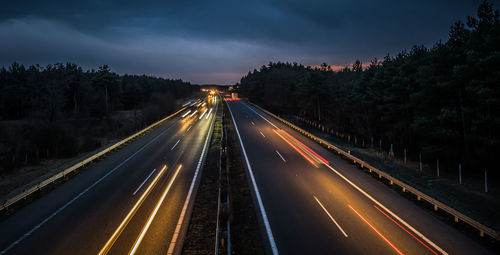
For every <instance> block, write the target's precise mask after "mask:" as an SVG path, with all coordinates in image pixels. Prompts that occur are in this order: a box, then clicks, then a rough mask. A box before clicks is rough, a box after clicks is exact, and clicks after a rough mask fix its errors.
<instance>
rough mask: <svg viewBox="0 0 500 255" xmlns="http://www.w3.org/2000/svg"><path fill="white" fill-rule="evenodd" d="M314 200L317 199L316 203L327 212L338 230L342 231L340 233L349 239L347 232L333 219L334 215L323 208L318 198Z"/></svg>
mask: <svg viewBox="0 0 500 255" xmlns="http://www.w3.org/2000/svg"><path fill="white" fill-rule="evenodd" d="M314 199H316V202H318V204H319V206H321V208H323V211H325V213H326V214H327V215H328V217H330V219H331V220H332V221H333V223H335V225H336V226H337V228H339V229H340V232H342V234H344V236H345V237H347V234H346V233H345V231H344V230H343V229H342V227H340V225H339V224H338V223H337V221H336V220H335V219H334V218H333V217H332V215H331V214H330V213H329V212H328V211H327V210H326V208H325V207H324V206H323V204H322V203H321V202H320V201H319V200H318V198H317V197H316V196H314Z"/></svg>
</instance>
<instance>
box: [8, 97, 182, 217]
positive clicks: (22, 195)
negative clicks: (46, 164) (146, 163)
mask: <svg viewBox="0 0 500 255" xmlns="http://www.w3.org/2000/svg"><path fill="white" fill-rule="evenodd" d="M185 109H186V107H183V108H181V109H180V110H178V111H177V112H175V113H173V114H171V115H169V116H167V117H165V118H163V119H161V120H159V121H157V122H155V123H153V124H151V125H149V126H148V127H146V128H144V129H142V130H141V131H139V132H137V133H135V134H133V135H131V136H129V137H127V138H125V139H123V140H121V141H119V142H117V143H115V144H113V145H111V146H109V147H107V148H105V149H104V150H102V151H100V152H98V153H96V154H94V155H92V156H90V157H88V158H86V159H84V160H82V161H80V162H78V163H76V164H74V165H73V166H71V167H69V168H66V169H64V170H62V171H61V172H59V173H57V174H55V175H53V176H52V177H49V178H47V179H45V180H43V181H42V182H40V183H39V184H37V185H34V186H32V187H31V188H29V189H27V190H25V191H24V192H22V193H20V194H18V195H16V196H14V197H12V198H10V199H8V200H6V201H4V202H3V203H2V205H0V211H3V210H5V209H7V208H9V206H12V205H14V204H16V203H18V202H19V201H21V200H23V199H25V198H27V197H28V196H30V195H31V194H33V193H35V192H37V191H39V190H41V189H43V188H44V187H45V186H47V185H49V184H51V183H54V182H55V181H57V180H59V179H61V178H64V177H65V176H66V175H68V174H70V173H72V172H73V171H75V170H77V169H79V168H80V167H83V166H85V165H86V164H89V163H91V162H92V161H94V160H96V159H98V158H100V157H102V156H104V155H105V154H106V153H108V152H110V151H112V150H114V149H116V148H118V147H120V146H121V145H123V144H125V143H127V142H129V141H130V140H132V139H134V138H136V137H138V136H139V135H141V134H143V133H145V132H148V131H150V130H151V129H152V128H154V127H156V126H158V125H160V124H161V123H163V122H164V121H166V120H168V119H170V118H172V117H173V116H175V115H177V114H178V113H179V112H182V111H183V110H185Z"/></svg>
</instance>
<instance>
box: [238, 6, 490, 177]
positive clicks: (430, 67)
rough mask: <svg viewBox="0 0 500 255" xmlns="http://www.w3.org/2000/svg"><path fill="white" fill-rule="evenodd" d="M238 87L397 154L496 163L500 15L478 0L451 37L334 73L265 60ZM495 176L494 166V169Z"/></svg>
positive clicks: (452, 164) (449, 165)
mask: <svg viewBox="0 0 500 255" xmlns="http://www.w3.org/2000/svg"><path fill="white" fill-rule="evenodd" d="M240 94H242V96H243V97H247V98H248V99H249V100H250V101H252V102H255V103H257V104H259V105H262V106H264V107H266V108H269V109H270V110H272V111H275V112H277V113H281V114H292V115H298V116H300V117H302V118H305V119H307V120H310V121H312V122H314V123H316V124H317V125H322V126H325V127H326V128H328V129H329V130H334V131H336V132H339V133H342V134H348V135H350V136H351V137H355V136H356V137H357V139H358V141H361V140H362V139H363V140H365V141H366V144H367V145H369V144H370V143H371V141H372V140H374V141H375V142H374V143H375V146H376V147H378V145H379V144H378V143H379V141H383V143H382V147H383V148H385V151H387V150H388V148H389V146H390V144H394V153H395V154H396V155H399V156H400V157H401V155H402V153H403V148H406V149H407V151H408V154H409V156H411V157H413V158H414V159H416V158H418V155H419V154H420V153H421V155H422V159H423V161H424V162H427V163H429V164H433V165H434V164H436V163H435V162H436V160H437V159H439V161H440V162H441V164H442V165H444V167H443V170H446V169H448V171H456V169H457V165H458V164H462V166H463V169H464V172H466V173H469V174H478V175H479V174H482V173H483V171H484V170H488V171H490V172H492V173H493V174H495V173H496V172H498V171H497V168H498V167H497V165H496V163H497V158H498V156H497V154H498V153H499V152H500V20H499V12H498V10H495V9H494V7H493V6H492V4H490V3H488V2H487V1H484V2H483V3H482V4H481V5H480V6H479V8H478V10H477V15H476V16H474V17H468V18H467V20H465V21H457V22H456V23H454V24H453V25H452V26H451V27H450V29H449V38H448V40H447V41H445V42H437V43H436V44H435V45H434V46H432V47H430V48H427V47H424V46H422V45H416V46H413V47H412V48H411V49H410V50H404V51H401V52H400V53H398V54H397V55H395V56H390V55H387V56H385V57H384V59H383V60H378V59H374V60H372V61H371V62H370V63H369V64H367V65H363V64H362V63H361V62H360V61H356V62H355V63H354V64H353V65H351V66H348V67H345V68H344V69H342V70H340V71H333V70H331V69H330V67H329V66H328V65H327V64H323V65H321V67H319V68H311V67H305V66H303V65H300V64H297V63H281V62H278V63H269V64H268V65H267V66H262V67H261V68H260V70H253V71H252V72H249V73H248V75H246V76H245V77H243V78H242V79H241V83H240ZM496 176H498V173H496Z"/></svg>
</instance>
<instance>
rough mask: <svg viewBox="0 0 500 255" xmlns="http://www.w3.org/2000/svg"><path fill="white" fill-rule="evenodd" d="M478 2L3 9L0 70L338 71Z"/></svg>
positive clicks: (441, 28)
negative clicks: (289, 65)
mask: <svg viewBox="0 0 500 255" xmlns="http://www.w3.org/2000/svg"><path fill="white" fill-rule="evenodd" d="M499 2H500V0H497V1H494V7H495V8H498V7H500V6H499ZM479 3H480V1H479V0H473V1H454V0H420V1H400V0H385V1H372V0H359V1H314V0H313V1H293V0H292V1H284V0H282V1H273V0H258V1H206V0H205V1H198V0H184V1H158V0H145V1H118V0H116V1H98V0H87V1H79V2H77V1H67V0H65V1H62V0H61V1H34V0H33V1H24V0H18V1H4V2H3V3H2V8H0V38H1V39H0V66H8V65H10V64H11V63H12V62H14V61H17V62H19V63H22V64H25V65H31V64H41V65H46V64H53V63H57V62H73V63H76V64H78V65H81V66H83V67H84V68H85V69H88V68H97V67H98V66H100V65H103V64H108V65H109V66H110V67H111V70H112V71H114V72H117V73H120V74H124V73H128V74H147V75H153V76H161V77H166V78H181V79H183V80H186V81H190V82H192V83H199V84H204V83H217V84H231V83H236V82H238V81H239V79H240V78H241V76H242V75H244V74H246V73H247V72H248V71H249V70H253V69H254V68H259V67H260V66H261V65H263V64H267V63H268V62H270V61H282V62H284V61H289V62H299V63H302V64H304V65H320V64H321V63H323V62H326V63H328V64H330V65H336V66H344V65H347V64H350V63H352V62H353V61H354V60H356V59H360V60H361V61H365V62H366V61H370V60H371V59H373V58H375V57H377V58H382V57H383V56H384V55H386V54H387V53H390V54H394V53H397V52H399V51H400V50H403V49H409V48H410V47H411V46H412V45H414V44H424V45H426V46H432V45H433V44H434V43H435V42H437V41H439V40H443V41H444V40H446V39H447V38H448V29H449V26H450V25H451V24H452V23H453V22H455V21H457V20H464V19H465V18H466V17H467V16H469V15H475V12H476V9H477V7H478V6H479Z"/></svg>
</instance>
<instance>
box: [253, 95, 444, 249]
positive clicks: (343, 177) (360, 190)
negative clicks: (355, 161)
mask: <svg viewBox="0 0 500 255" xmlns="http://www.w3.org/2000/svg"><path fill="white" fill-rule="evenodd" d="M245 106H246V107H248V109H250V110H252V111H253V112H255V113H256V114H257V115H259V116H260V117H261V118H263V119H264V120H265V121H267V122H268V123H269V124H271V125H272V126H274V127H276V128H278V127H277V126H276V125H274V124H273V123H272V122H271V121H269V120H268V119H266V118H264V116H262V115H260V114H259V113H258V112H256V111H255V110H254V109H252V108H251V107H250V106H248V105H247V104H245ZM325 166H327V167H328V168H330V170H332V171H333V172H334V173H336V174H337V175H338V176H340V177H341V178H342V179H344V180H345V181H346V182H347V183H349V184H351V186H353V187H354V188H356V189H357V190H358V191H359V192H361V194H363V195H365V196H366V197H367V198H369V199H370V200H371V201H373V202H374V203H375V204H377V205H378V206H380V207H381V208H382V209H384V210H385V211H387V212H388V213H389V214H390V215H392V216H393V217H394V218H396V219H397V220H398V221H399V222H401V223H403V225H405V226H406V227H407V228H409V229H410V230H411V231H413V232H414V233H415V234H417V235H418V236H419V237H420V238H422V239H424V240H425V241H426V242H427V243H428V244H430V245H431V246H432V247H434V248H435V249H436V250H438V251H439V252H441V253H442V254H444V255H448V253H447V252H446V251H444V250H443V249H441V247H439V246H438V245H436V244H435V243H434V242H432V241H431V240H429V239H428V238H427V237H426V236H424V235H423V234H422V233H420V232H419V231H418V230H416V229H415V228H413V227H412V226H411V225H410V224H408V223H407V222H406V221H404V220H403V219H401V218H400V217H399V216H397V215H396V214H395V213H393V212H392V211H390V210H389V209H387V207H385V206H384V205H382V204H381V203H380V202H379V201H377V200H376V199H375V198H373V197H372V196H370V195H368V193H366V192H365V191H364V190H362V189H361V188H360V187H358V186H356V184H354V183H353V182H351V181H350V180H349V179H347V178H346V177H345V176H343V175H342V174H341V173H340V172H338V171H337V170H335V169H334V168H333V167H331V166H330V165H327V164H325Z"/></svg>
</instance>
